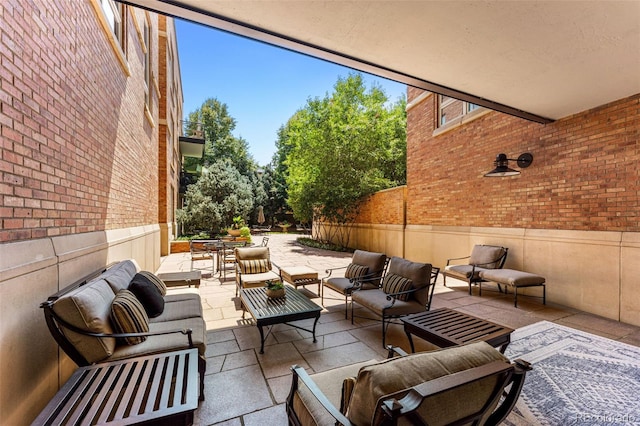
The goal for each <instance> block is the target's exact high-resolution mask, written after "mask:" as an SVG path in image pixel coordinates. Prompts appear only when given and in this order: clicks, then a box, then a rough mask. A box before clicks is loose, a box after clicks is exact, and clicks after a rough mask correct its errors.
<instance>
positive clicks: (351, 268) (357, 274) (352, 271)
mask: <svg viewBox="0 0 640 426" xmlns="http://www.w3.org/2000/svg"><path fill="white" fill-rule="evenodd" d="M368 272H369V267H368V266H365V265H358V264H357V263H350V264H349V265H347V270H346V271H345V272H344V277H345V278H354V279H358V278H362V277H364V276H365V275H367V273H368Z"/></svg>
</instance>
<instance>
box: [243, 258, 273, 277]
mask: <svg viewBox="0 0 640 426" xmlns="http://www.w3.org/2000/svg"><path fill="white" fill-rule="evenodd" d="M238 263H239V265H240V272H241V273H243V274H262V273H265V272H269V271H270V270H271V261H270V260H269V259H247V260H239V261H238Z"/></svg>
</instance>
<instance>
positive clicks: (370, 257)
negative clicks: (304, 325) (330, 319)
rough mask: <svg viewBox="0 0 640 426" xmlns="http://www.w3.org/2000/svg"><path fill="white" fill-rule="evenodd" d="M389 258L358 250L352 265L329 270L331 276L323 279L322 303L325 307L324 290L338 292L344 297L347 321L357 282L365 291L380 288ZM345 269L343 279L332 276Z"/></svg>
mask: <svg viewBox="0 0 640 426" xmlns="http://www.w3.org/2000/svg"><path fill="white" fill-rule="evenodd" d="M387 261H388V259H387V256H386V255H385V254H384V253H375V252H370V251H364V250H356V251H355V252H354V253H353V257H352V258H351V263H350V264H349V265H347V266H343V267H340V268H331V269H327V270H326V273H327V274H329V275H327V276H326V277H324V278H323V279H322V292H321V303H322V305H323V306H324V288H325V287H328V288H330V289H331V290H333V291H335V292H338V293H340V294H342V295H343V296H344V318H345V319H347V316H348V308H349V296H351V289H352V288H353V286H354V284H355V281H356V280H358V281H360V282H361V285H360V288H362V289H363V290H368V289H374V288H378V287H379V286H380V279H381V278H382V275H384V271H385V269H386V267H387ZM340 269H345V272H344V276H343V277H339V276H338V277H336V276H331V275H332V274H333V272H334V271H337V270H340Z"/></svg>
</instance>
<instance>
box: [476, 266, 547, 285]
mask: <svg viewBox="0 0 640 426" xmlns="http://www.w3.org/2000/svg"><path fill="white" fill-rule="evenodd" d="M480 276H481V277H482V278H483V279H485V280H487V281H493V282H497V283H500V284H507V285H511V286H514V287H529V286H535V285H542V284H544V282H545V278H544V277H543V276H541V275H537V274H532V273H530V272H523V271H517V270H515V269H489V270H484V271H482V273H481V274H480Z"/></svg>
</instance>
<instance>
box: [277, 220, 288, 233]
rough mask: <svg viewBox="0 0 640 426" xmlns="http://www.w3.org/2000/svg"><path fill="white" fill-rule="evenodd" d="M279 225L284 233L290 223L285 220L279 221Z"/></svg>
mask: <svg viewBox="0 0 640 426" xmlns="http://www.w3.org/2000/svg"><path fill="white" fill-rule="evenodd" d="M279 226H280V228H282V232H284V233H285V234H286V233H287V230H288V229H289V227H290V226H291V224H290V223H289V222H287V221H286V220H285V221H284V222H280V224H279Z"/></svg>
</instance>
